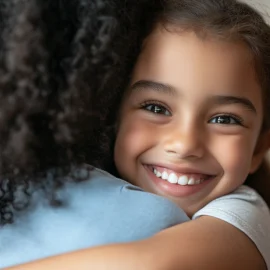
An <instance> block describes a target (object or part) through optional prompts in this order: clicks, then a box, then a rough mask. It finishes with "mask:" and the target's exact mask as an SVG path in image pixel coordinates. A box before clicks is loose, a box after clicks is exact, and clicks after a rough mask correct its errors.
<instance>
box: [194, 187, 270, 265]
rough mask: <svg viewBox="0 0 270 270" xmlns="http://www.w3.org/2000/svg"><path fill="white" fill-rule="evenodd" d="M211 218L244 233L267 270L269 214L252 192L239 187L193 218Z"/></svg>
mask: <svg viewBox="0 0 270 270" xmlns="http://www.w3.org/2000/svg"><path fill="white" fill-rule="evenodd" d="M200 216H212V217H216V218H218V219H221V220H223V221H225V222H228V223H230V224H231V225H233V226H234V227H236V228H238V229H239V230H241V231H242V232H244V233H245V234H246V235H247V236H248V237H249V238H250V239H251V240H252V241H253V242H254V244H255V245H256V246H257V248H258V250H259V251H260V253H261V254H262V256H263V258H264V259H265V262H266V264H267V266H268V268H269V269H270V253H269V250H270V210H269V208H268V206H267V204H266V203H265V201H264V200H263V198H262V197H261V196H260V195H259V194H258V193H257V192H256V191H255V190H254V189H252V188H250V187H248V186H245V185H243V186H240V187H239V188H238V189H236V190H235V191H234V192H232V193H230V194H227V195H225V196H222V197H220V198H217V199H215V200H213V201H212V202H210V203H209V204H207V205H206V206H205V207H204V208H202V209H201V210H199V211H198V212H197V213H195V215H194V216H193V219H196V218H198V217H200Z"/></svg>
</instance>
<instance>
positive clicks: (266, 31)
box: [118, 0, 270, 205]
mask: <svg viewBox="0 0 270 270" xmlns="http://www.w3.org/2000/svg"><path fill="white" fill-rule="evenodd" d="M150 2H151V3H150ZM149 3H150V5H149V6H148V11H147V12H145V17H140V20H141V22H143V23H144V27H143V28H142V27H141V26H140V25H139V26H138V27H137V30H134V32H136V31H137V32H140V33H141V36H140V37H139V38H138V39H137V41H138V42H139V43H137V50H134V52H136V53H137V54H138V52H139V46H140V45H141V44H142V42H143V39H145V38H146V37H147V36H148V35H149V34H150V33H151V31H152V30H153V29H154V27H156V25H157V24H162V25H163V26H164V28H165V29H166V30H167V31H193V32H195V33H196V34H197V35H198V36H199V37H200V38H208V36H210V37H214V38H217V39H221V40H226V41H232V42H239V41H240V42H243V43H244V44H246V46H247V47H248V48H249V49H250V51H251V53H252V55H253V59H254V68H255V71H256V73H257V79H258V81H259V83H260V85H261V88H262V98H263V105H264V119H263V124H262V132H265V131H266V130H269V129H270V27H269V25H267V24H266V22H265V21H264V19H263V18H262V16H261V15H260V14H259V13H258V12H257V11H255V10H254V9H253V8H251V7H250V6H248V5H247V4H244V3H242V2H239V1H237V0H158V1H149V2H148V4H149ZM151 4H152V5H151ZM139 27H140V28H139ZM138 44H140V45H138ZM134 58H135V56H134V53H133V54H132V55H131V57H130V59H133V61H134ZM130 66H131V65H130ZM118 101H119V100H118ZM246 183H247V184H249V185H250V186H252V187H254V188H255V189H256V190H257V191H258V192H259V193H260V194H261V195H262V196H263V197H264V199H265V200H266V201H267V203H268V205H270V174H269V169H268V168H267V164H266V163H263V164H262V166H261V167H260V168H259V170H258V171H257V172H256V173H255V174H254V175H252V176H249V177H248V179H247V182H246Z"/></svg>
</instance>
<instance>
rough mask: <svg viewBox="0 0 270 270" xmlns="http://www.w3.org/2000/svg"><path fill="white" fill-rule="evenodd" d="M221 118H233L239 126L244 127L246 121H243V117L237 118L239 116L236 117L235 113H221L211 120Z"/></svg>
mask: <svg viewBox="0 0 270 270" xmlns="http://www.w3.org/2000/svg"><path fill="white" fill-rule="evenodd" d="M219 116H220V117H221V116H225V117H231V118H233V119H234V120H235V121H236V122H237V124H239V125H241V126H243V122H244V120H243V119H242V118H241V117H239V116H237V115H235V114H233V113H219V114H216V115H213V116H212V117H211V119H213V118H216V117H219Z"/></svg>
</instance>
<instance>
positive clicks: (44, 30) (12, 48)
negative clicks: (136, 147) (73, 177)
mask: <svg viewBox="0 0 270 270" xmlns="http://www.w3.org/2000/svg"><path fill="white" fill-rule="evenodd" d="M152 2H154V1H151V0H150V1H149V0H148V1H147V0H139V1H123V0H70V1H64V0H0V19H1V23H0V39H1V40H0V176H1V177H0V224H5V223H10V222H12V221H13V215H12V211H11V210H10V209H11V208H13V209H14V208H17V209H18V208H21V209H23V208H25V207H26V206H27V202H26V203H25V204H23V205H18V204H16V199H15V193H16V190H17V189H18V187H20V189H22V190H24V193H25V194H26V195H27V197H28V198H29V197H30V196H31V194H29V193H28V187H29V184H41V185H46V183H43V182H44V181H45V180H44V177H43V176H44V175H45V173H46V171H47V170H49V169H51V168H62V171H61V170H60V171H61V172H66V171H68V170H69V169H70V167H71V166H72V165H80V164H83V163H89V164H92V165H95V166H99V167H104V166H105V165H104V164H106V162H107V160H109V157H110V156H111V153H110V149H111V148H110V145H111V136H110V132H111V131H112V129H113V125H110V123H112V121H111V119H113V117H115V114H116V110H117V108H116V107H115V106H116V105H115V104H117V100H120V98H121V91H120V89H122V88H123V87H124V85H125V84H126V82H127V81H128V78H129V74H130V72H131V70H132V65H133V63H134V59H135V57H136V55H137V54H138V51H139V47H140V43H141V39H142V33H140V32H138V31H137V29H138V27H139V28H141V29H143V24H144V22H143V20H141V19H140V18H144V17H145V18H146V16H145V15H144V14H143V13H144V12H147V11H149V10H151V7H152V4H153V3H152ZM133 29H136V31H135V30H133ZM142 32H144V31H142ZM110 104H111V105H110ZM110 115H111V116H113V117H111V116H110ZM108 116H109V117H108ZM56 171H57V172H58V173H59V170H56ZM57 179H59V177H55V182H56V186H57V185H59V180H57ZM57 181H58V182H57Z"/></svg>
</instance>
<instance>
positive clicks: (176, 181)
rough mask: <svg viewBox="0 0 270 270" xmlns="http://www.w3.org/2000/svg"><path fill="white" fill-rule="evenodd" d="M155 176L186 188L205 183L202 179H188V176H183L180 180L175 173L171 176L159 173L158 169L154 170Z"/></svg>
mask: <svg viewBox="0 0 270 270" xmlns="http://www.w3.org/2000/svg"><path fill="white" fill-rule="evenodd" d="M153 172H154V174H155V175H156V176H157V177H159V178H161V179H163V180H167V181H168V182H169V183H171V184H179V185H181V186H186V185H198V184H200V183H202V182H203V180H201V179H197V180H195V179H194V178H193V177H191V178H188V176H186V175H181V176H180V177H179V178H178V177H177V175H176V174H175V173H170V175H169V174H168V173H167V172H166V171H164V172H163V173H161V172H159V171H158V170H157V169H154V170H153Z"/></svg>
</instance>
